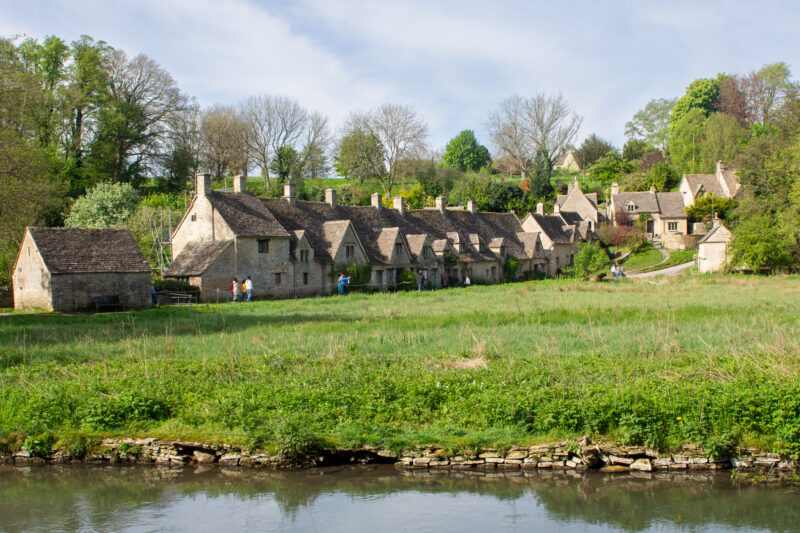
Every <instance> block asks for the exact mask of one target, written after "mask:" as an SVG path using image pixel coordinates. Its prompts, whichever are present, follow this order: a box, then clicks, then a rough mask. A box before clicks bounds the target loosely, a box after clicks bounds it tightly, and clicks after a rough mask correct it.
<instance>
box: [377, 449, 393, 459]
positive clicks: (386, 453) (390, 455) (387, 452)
mask: <svg viewBox="0 0 800 533" xmlns="http://www.w3.org/2000/svg"><path fill="white" fill-rule="evenodd" d="M378 457H385V458H386V459H396V458H397V455H395V453H394V452H392V451H391V450H380V451H379V452H378Z"/></svg>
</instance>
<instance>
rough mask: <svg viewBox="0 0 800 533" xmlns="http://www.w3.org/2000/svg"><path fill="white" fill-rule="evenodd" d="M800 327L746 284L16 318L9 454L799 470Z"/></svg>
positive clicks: (792, 307) (774, 300)
mask: <svg viewBox="0 0 800 533" xmlns="http://www.w3.org/2000/svg"><path fill="white" fill-rule="evenodd" d="M799 321H800V278H797V277H775V278H756V277H752V278H746V277H730V276H727V277H726V276H717V277H710V278H705V277H703V278H699V277H696V278H691V279H687V280H681V281H662V282H660V283H653V282H649V283H644V282H641V283H639V282H621V283H614V284H612V283H581V282H574V281H545V282H530V283H521V284H511V285H503V286H492V287H471V288H469V289H452V290H449V291H437V292H425V293H402V294H391V295H386V294H375V295H350V296H347V297H345V298H340V297H330V298H319V299H307V300H296V301H262V302H256V303H254V304H246V305H244V304H243V305H235V306H234V305H230V304H228V305H199V306H193V307H180V308H177V307H167V308H161V309H153V310H147V311H142V312H136V313H121V314H108V315H102V316H96V317H90V316H80V317H59V316H31V315H26V314H14V315H12V316H7V317H2V318H0V347H2V348H0V447H2V446H3V434H6V435H7V437H6V441H9V439H10V437H8V435H10V434H11V433H22V434H25V435H29V436H31V435H32V436H38V435H41V434H46V433H47V432H54V433H55V434H56V436H57V437H58V438H63V437H64V435H69V434H76V433H77V434H81V435H89V436H99V435H108V436H112V435H139V436H145V435H151V436H159V437H179V438H191V439H203V440H210V441H228V442H249V443H252V442H256V443H260V444H261V445H263V446H265V447H268V448H270V447H271V448H275V449H282V450H295V449H298V448H301V449H302V447H303V446H304V445H311V444H312V443H323V444H324V445H327V446H344V447H356V446H360V445H363V444H371V445H374V446H387V447H390V448H393V449H402V448H405V447H408V446H411V445H414V444H426V443H439V444H442V445H444V446H447V447H448V448H449V449H451V450H463V449H474V448H475V447H478V446H485V445H493V446H501V447H502V446H508V445H511V444H524V443H529V442H534V441H540V440H543V439H550V438H563V437H569V436H576V435H581V434H592V435H594V436H601V435H605V436H610V437H611V438H614V439H616V440H618V441H621V442H627V443H641V444H648V445H651V446H660V447H662V448H664V447H666V448H668V447H670V446H674V445H676V444H678V443H680V442H685V441H691V442H699V443H709V444H710V445H713V444H714V443H715V442H730V439H735V440H736V441H737V442H744V443H750V444H758V445H762V446H765V447H768V448H770V449H775V450H787V451H790V452H792V453H797V452H800V379H798V377H799V376H800V328H799V327H798V323H799ZM31 438H33V437H31ZM36 438H37V439H38V437H36ZM39 440H41V439H39Z"/></svg>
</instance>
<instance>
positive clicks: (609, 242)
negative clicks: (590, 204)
mask: <svg viewBox="0 0 800 533" xmlns="http://www.w3.org/2000/svg"><path fill="white" fill-rule="evenodd" d="M596 235H597V238H598V239H600V242H602V243H603V244H604V245H606V246H620V247H623V248H626V249H628V250H630V251H632V252H635V251H636V250H638V249H640V248H641V247H642V246H644V245H645V244H647V238H645V236H644V234H643V233H642V232H641V230H639V228H636V227H633V226H613V225H611V224H609V223H602V224H600V225H599V226H598V227H597V232H596Z"/></svg>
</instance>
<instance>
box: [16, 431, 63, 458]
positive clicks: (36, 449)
mask: <svg viewBox="0 0 800 533" xmlns="http://www.w3.org/2000/svg"><path fill="white" fill-rule="evenodd" d="M55 443H56V438H55V436H54V435H53V434H52V433H51V432H49V431H45V432H43V433H39V434H38V435H30V436H29V437H28V438H27V439H25V445H24V446H25V449H26V450H28V452H29V453H30V454H31V455H32V456H34V457H47V456H48V455H50V452H52V451H53V444H55Z"/></svg>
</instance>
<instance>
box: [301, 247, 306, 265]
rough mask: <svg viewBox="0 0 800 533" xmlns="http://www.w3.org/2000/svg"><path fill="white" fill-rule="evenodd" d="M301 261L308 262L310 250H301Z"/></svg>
mask: <svg viewBox="0 0 800 533" xmlns="http://www.w3.org/2000/svg"><path fill="white" fill-rule="evenodd" d="M300 262H301V263H308V250H300Z"/></svg>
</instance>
